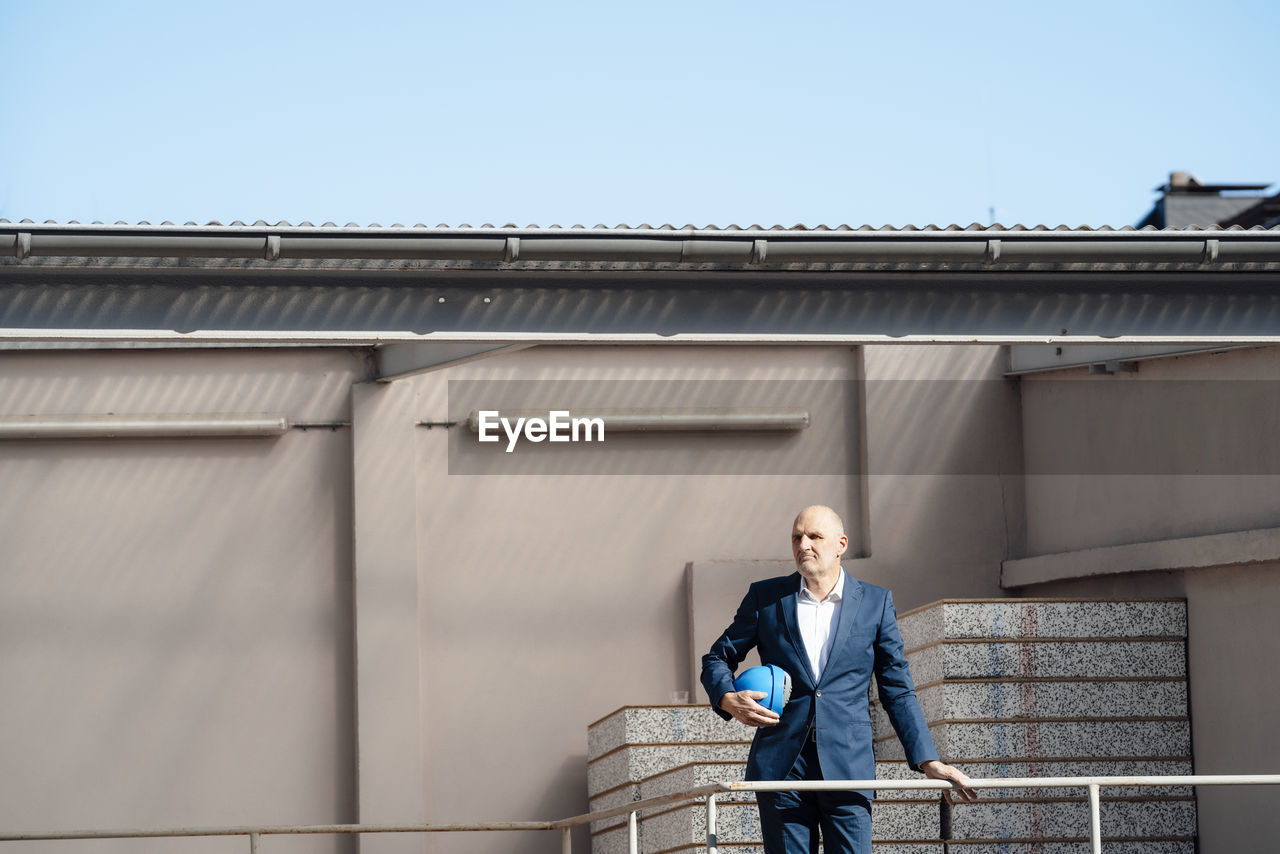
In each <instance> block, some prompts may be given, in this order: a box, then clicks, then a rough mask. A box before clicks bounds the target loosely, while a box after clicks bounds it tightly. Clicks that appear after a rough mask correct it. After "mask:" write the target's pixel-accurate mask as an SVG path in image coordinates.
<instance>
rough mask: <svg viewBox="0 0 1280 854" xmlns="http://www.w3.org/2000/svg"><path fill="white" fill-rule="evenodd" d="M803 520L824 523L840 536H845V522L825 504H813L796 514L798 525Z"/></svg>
mask: <svg viewBox="0 0 1280 854" xmlns="http://www.w3.org/2000/svg"><path fill="white" fill-rule="evenodd" d="M801 519H805V520H807V521H815V522H823V523H825V524H827V525H829V526H830V527H832V528H834V529H835V531H836V532H837V533H838V534H839V535H840V536H844V520H843V519H841V518H840V514H839V513H837V512H836V511H834V510H832V509H831V508H830V507H828V506H827V505H825V504H811V505H809V506H808V507H806V508H804V509H803V510H801V511H800V512H799V513H798V514H796V524H799V522H800V520H801Z"/></svg>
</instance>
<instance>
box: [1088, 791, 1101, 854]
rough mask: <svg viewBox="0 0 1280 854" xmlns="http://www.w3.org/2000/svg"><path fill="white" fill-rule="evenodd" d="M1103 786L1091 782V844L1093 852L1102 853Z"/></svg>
mask: <svg viewBox="0 0 1280 854" xmlns="http://www.w3.org/2000/svg"><path fill="white" fill-rule="evenodd" d="M1101 792H1102V787H1101V786H1099V785H1098V784H1097V783H1090V784H1089V846H1090V849H1089V850H1090V851H1091V852H1092V854H1102V795H1101Z"/></svg>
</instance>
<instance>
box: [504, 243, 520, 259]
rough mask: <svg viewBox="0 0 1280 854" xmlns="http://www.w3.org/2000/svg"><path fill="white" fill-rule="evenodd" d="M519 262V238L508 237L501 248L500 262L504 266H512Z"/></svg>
mask: <svg viewBox="0 0 1280 854" xmlns="http://www.w3.org/2000/svg"><path fill="white" fill-rule="evenodd" d="M519 260H520V238H518V237H508V238H507V242H506V244H504V245H503V247H502V262H503V263H504V264H514V263H515V262H516V261H519Z"/></svg>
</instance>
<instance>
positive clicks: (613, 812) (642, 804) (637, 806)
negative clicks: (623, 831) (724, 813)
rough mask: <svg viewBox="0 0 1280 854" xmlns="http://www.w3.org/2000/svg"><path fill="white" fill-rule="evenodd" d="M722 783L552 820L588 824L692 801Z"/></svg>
mask: <svg viewBox="0 0 1280 854" xmlns="http://www.w3.org/2000/svg"><path fill="white" fill-rule="evenodd" d="M723 786H724V783H707V784H706V785H703V786H697V787H695V788H692V789H685V790H684V791H683V792H672V793H671V794H669V795H656V796H655V797H652V798H644V799H643V800H639V801H629V802H627V803H625V804H622V805H621V806H617V807H610V808H609V809H604V810H596V811H595V812H589V813H583V814H582V815H575V816H572V817H571V818H562V819H560V820H559V821H553V822H552V824H553V825H555V826H556V827H562V828H563V827H577V826H578V825H580V824H589V823H590V822H593V821H603V820H604V819H606V818H613V817H614V816H619V815H624V814H626V813H629V812H638V811H642V810H647V809H651V808H653V807H661V806H666V805H667V804H674V803H679V802H680V801H692V800H695V799H697V798H701V797H704V796H706V795H710V794H713V793H715V792H720V791H724V790H723V788H722V787H723Z"/></svg>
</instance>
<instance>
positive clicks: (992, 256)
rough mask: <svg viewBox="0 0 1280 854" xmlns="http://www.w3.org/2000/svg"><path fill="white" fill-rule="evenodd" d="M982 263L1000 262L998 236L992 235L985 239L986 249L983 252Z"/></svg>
mask: <svg viewBox="0 0 1280 854" xmlns="http://www.w3.org/2000/svg"><path fill="white" fill-rule="evenodd" d="M982 263H983V264H998V263H1000V240H999V239H998V238H995V237H993V238H991V239H990V240H988V241H987V251H986V252H985V253H983V256H982Z"/></svg>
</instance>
